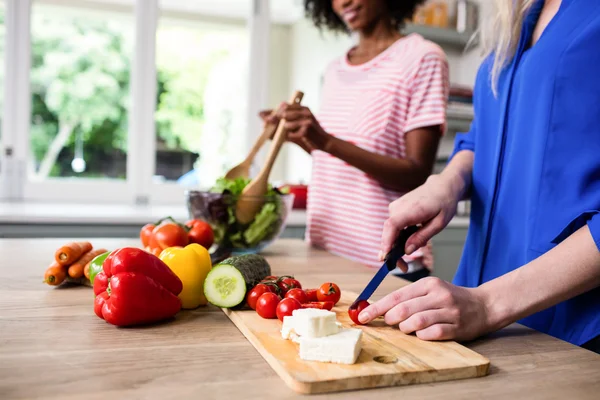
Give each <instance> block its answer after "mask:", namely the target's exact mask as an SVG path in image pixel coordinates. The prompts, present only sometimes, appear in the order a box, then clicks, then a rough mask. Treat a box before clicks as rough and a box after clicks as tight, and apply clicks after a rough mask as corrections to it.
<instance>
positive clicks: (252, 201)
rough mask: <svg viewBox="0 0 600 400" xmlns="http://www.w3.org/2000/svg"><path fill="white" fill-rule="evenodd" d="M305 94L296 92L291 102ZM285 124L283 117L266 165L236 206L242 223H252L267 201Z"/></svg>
mask: <svg viewBox="0 0 600 400" xmlns="http://www.w3.org/2000/svg"><path fill="white" fill-rule="evenodd" d="M303 96H304V93H302V92H300V91H296V92H294V95H293V96H292V98H291V99H290V103H296V104H300V102H301V101H302V97H303ZM284 125H285V120H284V119H282V120H281V121H280V122H279V126H278V127H277V132H275V136H274V137H273V141H272V142H271V149H270V150H269V154H268V155H267V159H266V161H265V165H264V166H263V168H262V169H261V171H260V172H259V173H258V175H257V176H256V177H255V178H254V179H253V180H252V181H251V182H250V183H249V184H248V185H247V186H246V187H245V188H244V191H243V192H242V195H241V196H240V198H239V199H238V201H237V204H236V207H235V216H236V218H237V220H238V221H239V222H241V223H242V224H247V223H250V222H251V221H252V220H253V219H254V216H255V215H256V213H258V211H260V209H261V208H262V206H263V204H264V202H265V198H264V196H265V195H266V194H267V190H268V189H269V175H270V174H271V169H272V168H273V164H274V163H275V160H276V159H277V155H278V154H279V150H280V149H281V146H283V143H284V142H285V139H286V135H285V134H286V132H285V129H284Z"/></svg>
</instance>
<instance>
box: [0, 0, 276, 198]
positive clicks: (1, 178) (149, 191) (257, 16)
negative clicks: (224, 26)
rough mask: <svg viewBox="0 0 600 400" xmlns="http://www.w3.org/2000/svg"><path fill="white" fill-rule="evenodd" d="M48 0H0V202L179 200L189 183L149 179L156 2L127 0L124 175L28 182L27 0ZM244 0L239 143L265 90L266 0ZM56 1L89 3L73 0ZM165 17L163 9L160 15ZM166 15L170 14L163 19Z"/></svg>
mask: <svg viewBox="0 0 600 400" xmlns="http://www.w3.org/2000/svg"><path fill="white" fill-rule="evenodd" d="M33 1H37V2H39V3H50V4H52V3H53V1H52V0H4V4H5V11H6V14H5V15H6V18H5V27H6V34H5V38H6V44H5V57H4V65H3V68H4V70H5V75H4V79H5V85H4V110H3V119H2V136H1V137H0V150H1V151H0V200H9V201H36V202H42V201H46V202H60V201H62V202H68V203H81V202H86V203H93V204H123V205H132V204H133V205H139V206H143V205H184V204H185V200H184V193H185V191H186V190H188V189H192V188H189V187H185V186H182V185H180V184H177V183H175V182H163V183H156V182H154V181H153V176H154V173H155V170H156V139H155V138H156V127H155V110H156V91H157V88H156V75H157V71H156V33H157V29H158V18H159V16H161V15H162V14H163V13H162V12H161V10H160V8H159V0H135V4H134V6H133V13H134V30H135V41H134V53H133V57H132V65H131V78H130V79H131V106H130V109H129V120H128V121H129V122H128V124H129V125H128V132H127V148H128V151H127V164H126V165H127V166H126V179H125V180H116V179H91V178H47V179H45V180H43V181H35V180H32V179H30V177H29V176H28V173H27V163H28V160H29V141H30V119H31V86H30V74H31V11H32V3H33ZM248 1H250V2H251V3H252V7H251V12H250V14H249V15H248V16H247V20H246V29H247V31H248V36H249V40H250V51H249V56H250V63H249V66H250V71H249V74H248V76H252V77H253V79H249V81H248V98H247V101H248V105H249V106H248V113H247V115H246V116H245V118H246V122H247V123H246V126H248V127H250V128H249V129H247V131H246V133H245V134H244V135H241V136H242V137H241V138H240V140H243V141H244V144H245V146H246V147H248V143H251V142H252V141H253V140H254V138H255V137H256V136H257V135H258V134H259V127H258V126H255V125H257V124H256V123H254V122H255V119H256V115H257V113H258V111H259V110H260V109H262V108H263V107H266V106H267V102H268V93H269V79H268V76H269V70H268V66H269V63H268V59H269V47H270V46H269V45H268V43H269V41H270V29H269V26H270V7H269V6H270V5H269V2H270V0H248ZM60 4H61V5H71V4H72V5H73V7H90V5H89V4H88V5H87V6H83V5H81V4H78V2H77V1H76V0H66V1H61V2H60ZM98 7H99V8H101V9H104V10H109V9H111V7H112V8H113V10H120V11H123V10H131V9H132V8H131V7H130V6H126V5H125V6H123V5H117V6H113V5H111V4H108V3H105V4H101V3H98ZM164 14H165V15H167V14H169V12H168V11H166V12H164ZM168 18H169V19H172V18H173V16H170V15H169V16H168Z"/></svg>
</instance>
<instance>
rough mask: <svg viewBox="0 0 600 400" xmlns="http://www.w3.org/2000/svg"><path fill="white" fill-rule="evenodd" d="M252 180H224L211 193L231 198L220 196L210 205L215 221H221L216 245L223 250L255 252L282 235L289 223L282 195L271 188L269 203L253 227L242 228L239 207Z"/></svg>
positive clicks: (216, 231) (280, 191)
mask: <svg viewBox="0 0 600 400" xmlns="http://www.w3.org/2000/svg"><path fill="white" fill-rule="evenodd" d="M250 181H251V180H250V179H244V178H238V179H235V180H229V179H225V178H220V179H218V180H217V182H216V183H215V185H214V186H213V187H212V188H211V189H210V192H211V193H215V194H221V195H228V196H218V197H216V198H215V199H214V200H213V201H212V202H211V203H212V204H210V205H209V208H210V210H211V211H210V212H211V214H212V217H213V218H212V219H213V220H218V221H220V224H219V225H217V226H215V227H214V229H215V242H217V243H221V245H222V246H223V247H234V248H253V247H256V246H257V245H258V244H259V243H260V242H262V241H264V240H269V239H271V238H273V237H274V236H275V235H277V234H278V232H279V229H280V228H281V225H282V224H283V221H284V220H285V216H286V215H285V213H286V208H285V204H284V203H283V200H282V199H281V195H283V194H286V192H287V191H282V190H280V189H278V188H276V187H273V186H272V185H269V189H268V192H267V194H266V196H267V201H266V202H265V204H264V205H263V207H262V208H261V210H260V211H259V212H258V213H257V214H256V217H255V218H254V220H253V221H252V222H251V223H250V224H241V223H240V222H238V221H237V219H236V217H235V204H236V201H237V198H238V196H240V195H241V194H242V192H243V190H244V188H245V187H246V185H248V183H250Z"/></svg>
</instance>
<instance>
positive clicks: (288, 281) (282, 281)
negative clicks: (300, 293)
mask: <svg viewBox="0 0 600 400" xmlns="http://www.w3.org/2000/svg"><path fill="white" fill-rule="evenodd" d="M277 285H278V286H279V289H281V294H282V295H284V296H285V294H286V293H287V292H288V290H290V289H294V288H298V289H302V285H301V284H300V282H299V281H298V280H296V279H294V277H292V276H282V277H280V278H279V279H278V280H277Z"/></svg>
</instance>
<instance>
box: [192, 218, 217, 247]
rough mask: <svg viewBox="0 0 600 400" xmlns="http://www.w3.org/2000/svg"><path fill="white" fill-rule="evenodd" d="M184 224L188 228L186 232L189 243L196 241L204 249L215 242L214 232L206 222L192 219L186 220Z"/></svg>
mask: <svg viewBox="0 0 600 400" xmlns="http://www.w3.org/2000/svg"><path fill="white" fill-rule="evenodd" d="M185 225H186V226H187V227H188V228H190V231H189V232H188V237H189V240H190V243H198V244H199V245H200V246H202V247H204V248H205V249H210V247H211V246H212V245H213V243H214V242H215V234H214V232H213V230H212V227H211V226H210V224H209V223H208V222H205V221H202V220H201V219H193V220H191V221H188V222H186V223H185Z"/></svg>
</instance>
